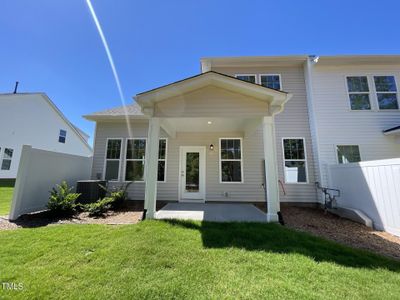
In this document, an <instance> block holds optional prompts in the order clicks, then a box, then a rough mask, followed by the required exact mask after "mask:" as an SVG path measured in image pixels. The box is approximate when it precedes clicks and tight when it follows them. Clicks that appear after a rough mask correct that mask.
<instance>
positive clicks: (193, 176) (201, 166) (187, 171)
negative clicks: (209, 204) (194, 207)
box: [179, 146, 206, 201]
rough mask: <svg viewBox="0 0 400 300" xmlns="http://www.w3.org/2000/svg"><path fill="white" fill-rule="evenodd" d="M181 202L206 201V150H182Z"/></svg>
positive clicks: (186, 147)
mask: <svg viewBox="0 0 400 300" xmlns="http://www.w3.org/2000/svg"><path fill="white" fill-rule="evenodd" d="M179 172H180V174H179V178H180V201H185V200H187V201H191V200H203V201H204V200H205V181H206V148H205V147H198V146H182V147H181V148H180V168H179Z"/></svg>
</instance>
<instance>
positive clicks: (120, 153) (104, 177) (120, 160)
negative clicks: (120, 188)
mask: <svg viewBox="0 0 400 300" xmlns="http://www.w3.org/2000/svg"><path fill="white" fill-rule="evenodd" d="M109 140H120V141H121V149H120V151H119V159H116V158H107V149H108V141H109ZM123 143H124V139H123V138H120V137H115V138H114V137H112V138H107V139H106V148H105V152H104V166H103V176H102V178H103V180H106V166H107V161H108V160H110V161H111V160H113V161H119V166H118V178H117V180H109V181H111V182H119V181H120V178H121V164H122V159H121V156H122V152H123V151H122V150H123V147H124V145H123Z"/></svg>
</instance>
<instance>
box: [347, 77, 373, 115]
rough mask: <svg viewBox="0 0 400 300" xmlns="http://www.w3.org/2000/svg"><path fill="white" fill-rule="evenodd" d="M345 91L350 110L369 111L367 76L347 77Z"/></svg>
mask: <svg viewBox="0 0 400 300" xmlns="http://www.w3.org/2000/svg"><path fill="white" fill-rule="evenodd" d="M346 80H347V91H348V93H349V100H350V107H351V109H352V110H370V109H371V102H370V99H369V86H368V78H367V76H348V77H347V78H346Z"/></svg>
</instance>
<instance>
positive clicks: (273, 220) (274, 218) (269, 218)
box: [267, 213, 279, 223]
mask: <svg viewBox="0 0 400 300" xmlns="http://www.w3.org/2000/svg"><path fill="white" fill-rule="evenodd" d="M267 222H269V223H278V222H279V217H278V214H270V213H267Z"/></svg>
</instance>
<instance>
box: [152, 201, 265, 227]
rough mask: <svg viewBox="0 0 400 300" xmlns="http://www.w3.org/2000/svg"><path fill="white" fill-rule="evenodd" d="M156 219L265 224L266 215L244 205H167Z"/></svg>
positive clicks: (249, 205) (251, 206)
mask: <svg viewBox="0 0 400 300" xmlns="http://www.w3.org/2000/svg"><path fill="white" fill-rule="evenodd" d="M155 218H156V219H180V220H197V221H213V222H267V215H266V214H265V213H263V212H262V211H261V210H259V209H258V208H257V207H255V206H254V205H252V204H245V203H238V204H236V203H224V204H220V203H169V204H167V205H166V206H164V207H163V208H162V209H160V210H159V211H157V212H156V213H155Z"/></svg>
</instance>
